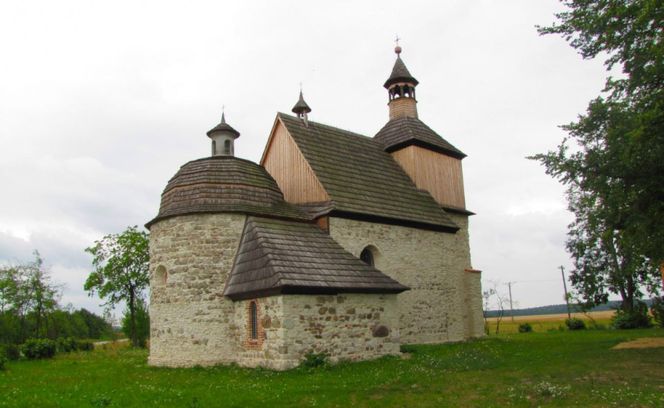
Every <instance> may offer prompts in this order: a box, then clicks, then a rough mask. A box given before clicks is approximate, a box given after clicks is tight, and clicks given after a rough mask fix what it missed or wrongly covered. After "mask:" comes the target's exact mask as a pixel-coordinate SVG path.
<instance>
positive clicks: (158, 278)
mask: <svg viewBox="0 0 664 408" xmlns="http://www.w3.org/2000/svg"><path fill="white" fill-rule="evenodd" d="M167 281H168V272H166V267H165V266H164V265H159V266H158V267H157V270H156V271H155V283H156V284H157V285H159V286H163V285H166V282H167Z"/></svg>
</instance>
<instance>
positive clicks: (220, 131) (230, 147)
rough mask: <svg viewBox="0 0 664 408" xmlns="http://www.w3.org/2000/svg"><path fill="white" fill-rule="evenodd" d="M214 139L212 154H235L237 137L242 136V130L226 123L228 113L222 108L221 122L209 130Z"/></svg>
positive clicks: (211, 137) (209, 135)
mask: <svg viewBox="0 0 664 408" xmlns="http://www.w3.org/2000/svg"><path fill="white" fill-rule="evenodd" d="M207 135H208V137H209V138H210V139H212V156H234V155H235V146H234V145H235V139H237V138H238V137H240V132H238V131H237V130H235V129H233V128H232V127H231V125H229V124H228V123H226V114H225V112H224V111H223V110H222V112H221V122H219V124H218V125H217V126H215V127H213V128H212V129H210V130H209V131H208V132H207Z"/></svg>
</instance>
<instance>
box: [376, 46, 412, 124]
mask: <svg viewBox="0 0 664 408" xmlns="http://www.w3.org/2000/svg"><path fill="white" fill-rule="evenodd" d="M398 41H399V40H398V39H397V46H396V47H394V52H395V53H396V54H397V60H396V61H395V62H394V67H393V68H392V74H390V77H389V78H388V79H387V81H385V84H384V85H383V86H384V87H385V88H386V89H387V91H388V94H389V97H390V102H389V103H388V106H389V107H390V119H395V118H402V117H410V118H416V117H417V106H416V104H417V100H416V99H415V87H416V86H417V84H418V83H419V82H418V81H417V79H415V77H413V76H412V75H411V74H410V72H408V68H406V64H404V62H403V60H402V59H401V46H400V45H399V42H398Z"/></svg>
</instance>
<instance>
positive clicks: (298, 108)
mask: <svg viewBox="0 0 664 408" xmlns="http://www.w3.org/2000/svg"><path fill="white" fill-rule="evenodd" d="M292 111H293V113H295V114H296V115H297V117H298V118H300V119H302V120H303V121H304V125H305V126H309V121H308V119H309V118H308V117H307V114H308V113H309V112H311V108H310V107H309V105H307V103H306V102H305V101H304V96H302V89H300V99H298V100H297V103H296V104H295V106H293V109H292Z"/></svg>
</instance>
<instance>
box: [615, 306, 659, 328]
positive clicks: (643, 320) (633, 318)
mask: <svg viewBox="0 0 664 408" xmlns="http://www.w3.org/2000/svg"><path fill="white" fill-rule="evenodd" d="M611 325H612V326H613V328H615V329H640V328H644V327H651V326H652V322H651V321H650V316H648V306H647V305H646V304H645V303H643V302H637V304H636V305H635V306H634V308H633V309H632V310H631V311H626V310H622V309H618V310H616V314H615V315H614V316H613V318H612V319H611Z"/></svg>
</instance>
